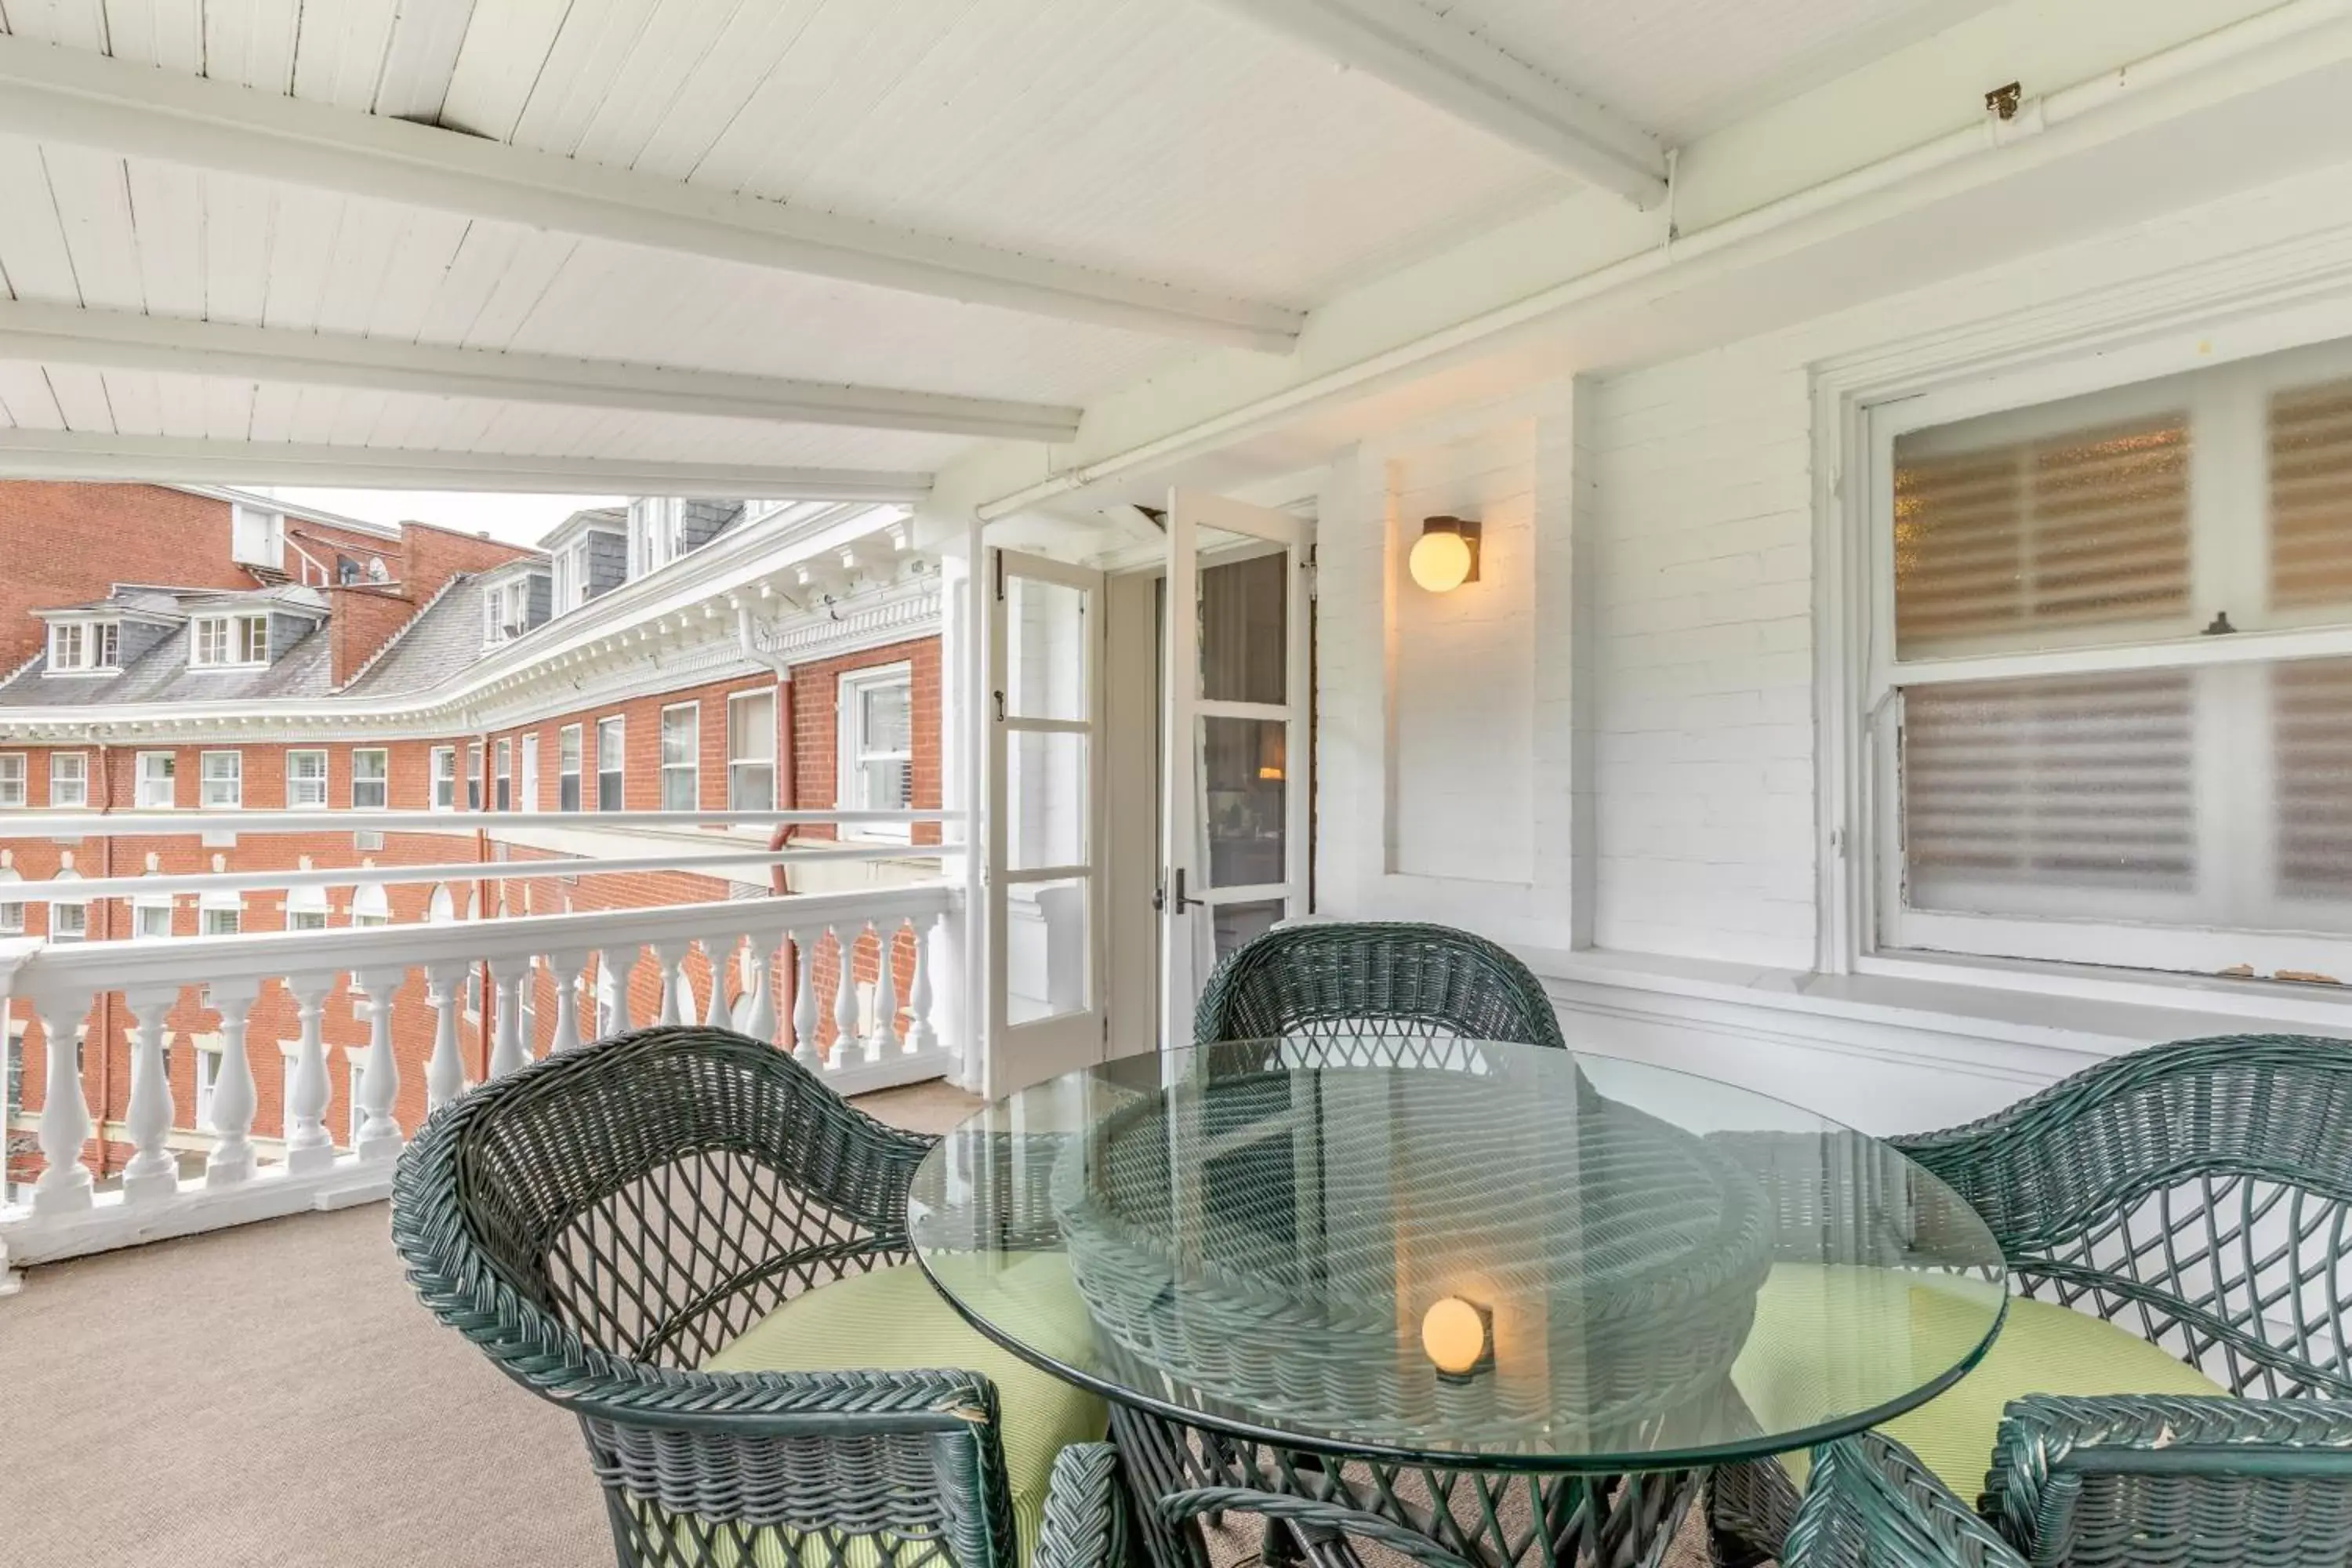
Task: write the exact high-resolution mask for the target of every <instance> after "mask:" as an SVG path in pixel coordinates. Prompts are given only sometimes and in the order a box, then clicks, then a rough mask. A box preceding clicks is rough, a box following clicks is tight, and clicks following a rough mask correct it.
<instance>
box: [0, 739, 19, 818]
mask: <svg viewBox="0 0 2352 1568" xmlns="http://www.w3.org/2000/svg"><path fill="white" fill-rule="evenodd" d="M24 804H25V753H24V752H0V806H10V805H24Z"/></svg>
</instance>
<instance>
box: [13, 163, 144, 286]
mask: <svg viewBox="0 0 2352 1568" xmlns="http://www.w3.org/2000/svg"><path fill="white" fill-rule="evenodd" d="M42 161H43V162H44V163H46V164H47V167H48V175H49V194H50V195H51V196H52V197H53V198H54V199H55V201H56V204H57V207H56V211H57V216H58V227H59V229H60V230H61V231H62V232H63V234H64V235H65V240H66V256H67V258H68V260H70V261H71V263H72V265H73V277H74V291H75V294H76V295H77V296H78V297H79V300H81V302H82V303H83V304H85V305H89V306H92V307H95V308H98V309H102V310H141V309H143V308H144V299H143V291H142V289H141V287H140V281H139V243H138V240H137V238H136V237H134V236H133V235H132V233H131V191H130V185H129V182H128V178H127V176H126V174H125V173H124V170H123V166H122V160H121V159H120V158H117V157H114V156H112V155H111V154H109V153H95V152H92V151H90V150H89V148H86V147H49V148H46V149H44V151H43V153H42ZM36 221H37V219H36Z"/></svg>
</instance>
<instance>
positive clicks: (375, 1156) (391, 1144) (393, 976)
mask: <svg viewBox="0 0 2352 1568" xmlns="http://www.w3.org/2000/svg"><path fill="white" fill-rule="evenodd" d="M407 973H408V972H407V970H406V969H404V968H402V967H397V966H387V967H385V968H382V969H369V970H364V971H362V972H360V973H355V974H354V975H353V976H352V978H353V979H355V980H357V981H358V982H359V983H360V985H361V987H362V989H363V990H365V991H366V992H367V994H368V996H369V998H370V1004H371V1005H370V1006H369V1008H368V1051H367V1064H366V1067H365V1068H364V1069H363V1070H362V1072H361V1074H360V1112H361V1117H362V1120H361V1122H360V1138H359V1155H360V1158H361V1159H362V1160H389V1159H392V1158H393V1157H394V1156H395V1155H397V1154H398V1153H399V1152H400V1144H401V1136H400V1123H399V1122H397V1121H394V1120H393V1117H392V1108H393V1107H394V1105H395V1104H397V1103H399V1100H400V1063H399V1061H398V1059H397V1058H394V1056H393V1054H392V994H393V993H394V992H395V991H397V990H399V989H400V983H401V981H402V980H403V979H404V978H405V977H406V976H407Z"/></svg>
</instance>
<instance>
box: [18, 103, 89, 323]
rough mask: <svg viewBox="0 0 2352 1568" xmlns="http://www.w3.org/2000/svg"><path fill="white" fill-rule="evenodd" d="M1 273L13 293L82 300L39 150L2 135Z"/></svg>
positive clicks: (60, 301) (58, 300)
mask: <svg viewBox="0 0 2352 1568" xmlns="http://www.w3.org/2000/svg"><path fill="white" fill-rule="evenodd" d="M0 213H6V214H7V215H8V221H7V222H5V223H0V277H5V279H6V282H7V286H8V292H9V293H10V295H11V296H13V297H14V298H16V299H19V300H48V301H50V302H52V303H58V304H68V305H73V304H79V303H80V302H81V294H80V291H79V289H77V288H76V287H75V284H74V275H73V259H72V258H71V257H69V256H68V255H67V253H66V235H65V229H64V227H63V226H62V225H60V224H59V223H58V208H57V198H56V197H55V196H53V195H50V193H49V171H48V164H47V161H46V160H45V159H44V158H43V157H42V156H41V149H40V148H39V147H37V146H36V145H35V144H34V143H32V142H28V141H26V139H24V138H23V137H20V136H0Z"/></svg>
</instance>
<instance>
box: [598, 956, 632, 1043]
mask: <svg viewBox="0 0 2352 1568" xmlns="http://www.w3.org/2000/svg"><path fill="white" fill-rule="evenodd" d="M636 966H637V950H636V949H635V948H634V947H608V948H606V949H604V951H603V952H600V953H598V954H597V955H596V989H597V993H598V998H597V1018H596V1035H597V1037H598V1038H599V1039H601V1038H603V1037H604V1036H606V1035H617V1034H620V1033H622V1032H623V1031H624V1030H625V1029H627V1028H628V1027H629V1026H630V1020H629V972H630V971H631V970H633V969H635V967H636ZM608 974H609V975H611V976H612V977H613V978H612V982H611V984H610V986H609V989H610V990H611V991H612V993H613V999H612V1001H610V1002H609V1003H608V1002H605V1001H604V999H603V993H604V991H605V990H606V989H608V986H607V984H606V982H605V979H604V977H605V976H606V975H608Z"/></svg>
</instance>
